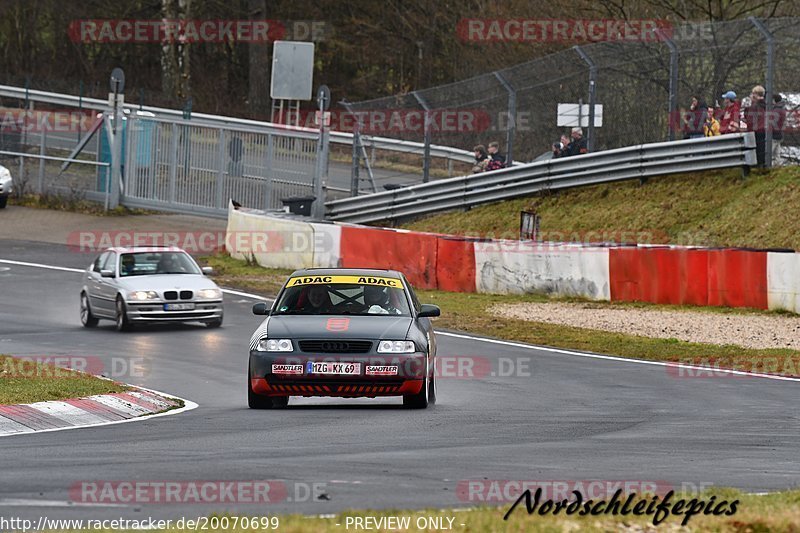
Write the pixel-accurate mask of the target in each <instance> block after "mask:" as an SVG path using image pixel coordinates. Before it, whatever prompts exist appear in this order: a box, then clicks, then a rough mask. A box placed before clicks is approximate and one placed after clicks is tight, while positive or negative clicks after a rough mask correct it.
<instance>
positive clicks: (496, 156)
mask: <svg viewBox="0 0 800 533" xmlns="http://www.w3.org/2000/svg"><path fill="white" fill-rule="evenodd" d="M505 166H506V156H505V155H503V154H501V153H500V143H498V142H496V141H493V142H490V143H489V162H488V163H487V164H486V170H498V169H500V168H505Z"/></svg>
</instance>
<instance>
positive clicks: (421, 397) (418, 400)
mask: <svg viewBox="0 0 800 533" xmlns="http://www.w3.org/2000/svg"><path fill="white" fill-rule="evenodd" d="M435 403H436V376H435V375H434V376H428V377H426V378H425V381H424V382H423V383H422V388H420V390H419V392H418V393H416V394H410V395H408V396H403V407H406V408H408V409H426V408H427V407H428V405H433V404H435Z"/></svg>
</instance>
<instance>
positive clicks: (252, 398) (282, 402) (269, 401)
mask: <svg viewBox="0 0 800 533" xmlns="http://www.w3.org/2000/svg"><path fill="white" fill-rule="evenodd" d="M287 405H289V397H288V396H261V395H260V394H256V393H255V392H253V385H252V383H250V369H249V368H248V369H247V406H248V407H249V408H250V409H283V408H284V407H286V406H287Z"/></svg>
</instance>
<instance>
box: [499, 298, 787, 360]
mask: <svg viewBox="0 0 800 533" xmlns="http://www.w3.org/2000/svg"><path fill="white" fill-rule="evenodd" d="M489 311H490V312H491V313H492V314H494V315H495V316H498V317H501V318H517V319H522V320H530V321H533V322H547V323H550V324H563V325H566V326H574V327H578V328H586V329H598V330H602V331H613V332H617V333H627V334H629V335H640V336H644V337H655V338H662V339H680V340H683V341H689V342H701V343H708V344H722V345H724V344H733V345H736V346H742V347H745V348H757V349H761V348H789V349H795V350H797V349H800V317H795V316H781V315H760V314H755V313H754V314H738V313H730V314H729V313H713V312H700V311H673V310H666V309H638V308H631V307H621V306H616V307H615V306H614V305H609V304H594V303H560V302H553V303H519V304H497V305H494V306H492V307H491V308H490V309H489Z"/></svg>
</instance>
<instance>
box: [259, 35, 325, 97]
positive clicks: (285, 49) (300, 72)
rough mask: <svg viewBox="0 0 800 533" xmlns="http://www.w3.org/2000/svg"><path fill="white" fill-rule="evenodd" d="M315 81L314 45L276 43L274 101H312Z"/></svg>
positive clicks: (272, 87) (274, 48) (286, 42)
mask: <svg viewBox="0 0 800 533" xmlns="http://www.w3.org/2000/svg"><path fill="white" fill-rule="evenodd" d="M313 81H314V43H305V42H297V41H275V44H274V46H273V48H272V79H271V81H270V91H269V95H270V97H272V99H273V100H311V86H312V85H313Z"/></svg>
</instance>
